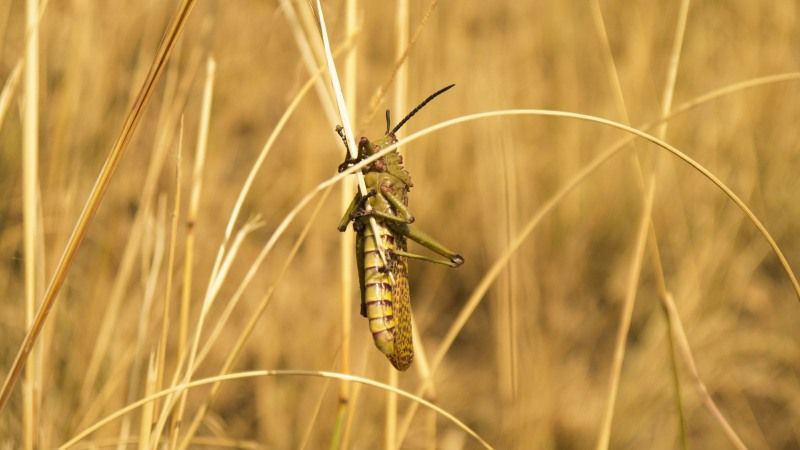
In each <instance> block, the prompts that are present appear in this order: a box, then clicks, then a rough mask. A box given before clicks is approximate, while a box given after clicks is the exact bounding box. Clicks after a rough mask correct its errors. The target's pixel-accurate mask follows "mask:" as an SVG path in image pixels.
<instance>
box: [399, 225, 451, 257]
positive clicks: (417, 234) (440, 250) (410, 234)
mask: <svg viewBox="0 0 800 450" xmlns="http://www.w3.org/2000/svg"><path fill="white" fill-rule="evenodd" d="M397 232H399V233H400V234H402V235H403V236H405V237H407V238H409V239H411V240H412V241H414V242H416V243H418V244H420V245H422V246H424V247H426V248H428V249H430V250H431V251H432V252H434V253H436V254H437V255H441V256H443V257H445V258H447V259H437V258H430V257H427V256H423V255H416V254H413V253H407V252H403V253H406V254H405V255H403V254H400V253H399V252H398V251H395V253H396V254H397V255H400V256H405V257H406V258H414V259H420V260H423V261H429V262H434V263H437V264H444V265H446V266H450V267H458V266H460V265H461V264H464V257H463V256H461V255H459V254H458V253H456V252H454V251H452V250H450V249H449V248H447V247H445V246H444V245H442V244H441V243H439V241H437V240H436V239H434V238H432V237H431V236H428V235H427V234H426V233H424V232H423V231H420V230H419V229H418V228H416V227H412V226H411V225H405V226H403V227H401V228H400V229H398V230H397Z"/></svg>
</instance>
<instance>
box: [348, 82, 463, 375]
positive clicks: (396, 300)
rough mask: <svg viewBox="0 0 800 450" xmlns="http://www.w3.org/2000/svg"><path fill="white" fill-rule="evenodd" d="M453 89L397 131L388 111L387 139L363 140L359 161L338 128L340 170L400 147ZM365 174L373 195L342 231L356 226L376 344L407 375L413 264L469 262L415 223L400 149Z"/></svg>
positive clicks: (362, 199)
mask: <svg viewBox="0 0 800 450" xmlns="http://www.w3.org/2000/svg"><path fill="white" fill-rule="evenodd" d="M453 86H454V85H452V84H451V85H450V86H447V87H445V88H442V89H440V90H438V91H436V92H435V93H433V94H431V95H430V96H429V97H428V98H426V99H425V100H424V101H423V102H422V103H420V104H419V106H417V107H416V108H414V109H413V110H412V111H411V112H410V113H408V115H406V116H405V117H404V118H403V120H401V121H400V122H398V124H397V125H395V126H394V128H391V125H390V123H391V120H390V117H389V110H387V111H386V133H385V135H384V136H383V137H382V138H381V139H378V140H376V141H370V140H369V139H367V138H366V137H362V138H361V139H360V140H359V141H358V156H357V157H356V158H351V157H350V151H349V148H348V146H347V140H346V139H345V135H344V130H343V128H342V127H341V126H337V127H336V132H337V133H338V134H339V136H340V137H341V138H342V141H343V142H344V145H345V150H346V151H347V153H346V154H345V159H344V162H343V163H342V164H340V165H339V172H342V171H344V170H346V169H347V168H348V167H349V166H350V165H352V164H357V163H358V162H360V161H362V160H364V159H366V158H368V157H369V156H371V155H373V154H375V153H376V152H378V151H379V150H380V149H382V148H386V147H387V146H389V145H392V144H394V143H396V142H397V137H396V136H395V133H397V131H398V130H399V129H400V127H402V126H403V125H404V124H405V123H406V122H407V121H408V119H410V118H411V117H412V116H413V115H414V114H416V113H417V112H418V111H419V110H420V109H422V108H423V107H424V106H425V105H426V104H427V103H428V102H430V101H431V100H433V99H434V98H435V97H436V96H438V95H439V94H442V93H443V92H445V91H446V90H448V89H450V88H452V87H453ZM362 173H363V174H364V181H365V184H366V186H367V194H366V195H361V193H357V194H356V196H355V197H354V198H353V201H352V202H351V203H350V206H349V207H348V208H347V211H345V213H344V216H343V217H342V220H341V221H340V222H339V231H341V232H343V231H345V230H347V225H348V224H349V223H350V222H353V229H354V230H355V232H356V261H357V264H358V281H359V286H360V287H361V315H362V316H364V317H366V318H367V319H368V320H369V330H370V332H371V333H372V338H373V340H374V342H375V346H376V347H378V349H379V350H380V351H381V352H382V353H383V354H384V355H386V357H387V358H388V359H389V361H390V362H391V363H392V365H393V366H394V367H395V368H396V369H397V370H401V371H402V370H406V369H408V367H409V366H410V365H411V361H412V360H413V358H414V347H413V343H412V338H411V295H410V294H411V292H410V289H409V285H408V261H407V260H408V259H418V260H422V261H427V262H433V263H437V264H444V265H446V266H450V267H458V266H460V265H461V264H463V263H464V258H463V257H462V256H461V255H459V254H457V253H455V252H453V251H451V250H449V249H448V248H446V247H445V246H444V245H442V244H440V243H439V242H437V241H436V240H435V239H433V238H432V237H430V236H428V235H427V234H425V233H423V232H422V231H420V230H419V229H417V228H416V227H413V226H412V225H411V223H413V222H414V216H413V215H411V213H410V212H409V210H408V192H409V191H410V190H411V187H412V186H413V184H412V183H411V176H410V175H409V173H408V171H406V169H405V168H404V167H403V157H402V156H401V155H400V154H399V153H398V152H397V151H396V150H395V151H392V152H389V153H387V154H386V155H384V156H383V157H381V158H379V159H377V160H375V161H373V162H372V163H371V164H369V165H367V166H365V167H364V168H363V169H362ZM367 205H369V208H367ZM370 217H373V218H375V221H376V223H377V225H378V226H377V228H376V230H375V231H377V234H378V239H380V241H381V243H382V247H383V249H384V256H385V259H384V258H383V257H382V256H381V255H380V253H379V249H378V247H377V245H376V242H377V241H376V237H375V232H374V231H373V228H372V227H370V223H369V218H370ZM407 239H411V240H412V241H415V242H417V243H419V244H421V245H423V246H424V247H427V248H428V249H430V250H432V251H433V252H434V253H436V254H437V255H439V257H430V256H424V255H418V254H414V253H409V252H407V251H406V250H407V247H406V240H407Z"/></svg>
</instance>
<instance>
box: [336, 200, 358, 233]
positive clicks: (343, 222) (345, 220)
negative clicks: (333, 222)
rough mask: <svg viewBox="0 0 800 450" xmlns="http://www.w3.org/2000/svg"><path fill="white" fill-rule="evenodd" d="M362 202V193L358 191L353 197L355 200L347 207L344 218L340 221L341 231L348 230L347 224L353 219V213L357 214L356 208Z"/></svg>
mask: <svg viewBox="0 0 800 450" xmlns="http://www.w3.org/2000/svg"><path fill="white" fill-rule="evenodd" d="M360 204H361V194H360V193H356V195H355V196H354V197H353V201H351V202H350V206H348V207H347V211H345V212H344V215H343V216H342V220H340V221H339V227H338V228H337V229H338V230H339V231H341V232H343V231H345V230H347V225H348V224H349V223H350V221H351V220H353V214H355V212H356V209H357V208H358V207H359V205H360Z"/></svg>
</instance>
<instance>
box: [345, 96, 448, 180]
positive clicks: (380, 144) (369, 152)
mask: <svg viewBox="0 0 800 450" xmlns="http://www.w3.org/2000/svg"><path fill="white" fill-rule="evenodd" d="M453 86H455V85H454V84H451V85H449V86H446V87H444V88H442V89H439V90H438V91H436V92H434V93H433V94H431V95H429V96H428V98H426V99H425V100H423V101H422V103H420V104H419V105H418V106H417V107H416V108H414V109H413V110H411V112H410V113H408V114H407V115H406V116H405V117H404V118H403V120H401V121H400V122H398V123H397V125H395V126H394V128H392V126H391V125H390V123H391V120H390V118H389V111H388V110H387V111H386V133H385V134H384V136H383V137H382V138H380V139H377V140H375V141H370V140H369V139H367V138H366V136H363V137H361V139H359V141H358V156H357V157H356V158H354V159H353V158H350V155H349V153H347V154H345V159H344V162H343V163H342V164H339V172H342V171H344V170H346V169H347V167H349V166H350V165H352V164H354V163H357V162H359V161H362V160H364V159H366V158H369V157H370V156H373V155H374V154H375V153H378V152H379V151H381V150H382V149H384V148H386V147H388V146H390V145H392V144H394V143H396V142H397V137H396V136H395V133H397V131H398V130H399V129H400V128H401V127H402V126H403V125H405V123H406V122H408V119H410V118H411V117H412V116H414V114H416V113H417V112H418V111H419V110H420V109H422V108H423V107H424V106H425V105H426V104H428V102H430V101H431V100H433V99H434V98H436V97H437V96H438V95H439V94H442V93H443V92H445V91H446V90H448V89H450V88H451V87H453ZM336 132H337V133H339V137H341V138H342V141H343V142H344V146H345V149H347V148H348V146H347V139H345V135H344V129H343V128H342V126H341V125H340V126H337V127H336ZM362 171H363V172H364V173H367V172H389V173H390V174H392V175H394V176H396V177H398V178H399V179H400V180H402V181H403V182H404V183H405V184H406V185H407V186H411V178H410V177H409V176H408V173H407V172H406V171H405V169H403V158H402V156H400V154H399V153H397V152H389V153H387V154H385V155H384V156H383V157H381V158H378V159H376V160H375V161H373V162H372V164H368V165H366V166H364V168H363V169H362Z"/></svg>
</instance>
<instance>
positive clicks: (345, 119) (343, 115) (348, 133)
mask: <svg viewBox="0 0 800 450" xmlns="http://www.w3.org/2000/svg"><path fill="white" fill-rule="evenodd" d="M317 15H318V16H319V26H320V32H321V34H322V42H323V44H324V46H325V58H326V60H327V62H328V74H329V75H330V78H331V85H332V86H333V93H334V95H335V98H336V106H337V107H338V108H339V118H340V119H341V121H342V127H344V133H345V140H346V141H347V147H348V150H349V151H350V157H351V158H354V159H355V158H356V157H357V156H358V146H357V145H356V142H355V139H354V138H353V136H354V134H353V127H352V126H351V125H350V117H349V115H348V112H347V105H346V104H345V101H344V94H343V93H342V86H341V84H340V83H339V75H338V74H337V73H336V64H335V63H334V61H333V53H332V52H331V44H330V42H329V40H328V29H327V28H326V26H325V18H324V17H323V13H322V5H321V4H320V3H319V0H317ZM353 173H355V175H356V181H357V183H358V192H359V193H360V194H361V195H362V196H366V195H367V185H366V184H365V182H364V175H363V174H362V173H361V172H360V171H359V172H353ZM364 206H365V209H366V210H367V211H369V210H370V206H369V202H367V203H365V204H364ZM369 226H370V228H372V233H373V238H374V239H375V246H376V247H377V249H378V254H379V255H380V257H381V260H382V261H383V263H384V264H387V260H386V252H385V250H384V248H383V240H382V239H380V236H381V234H380V232H379V229H378V222H377V221H375V218H374V217H371V216H370V218H369ZM389 278H390V279H391V281H392V283H394V277H393V276H392V274H391V272H390V273H389Z"/></svg>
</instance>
